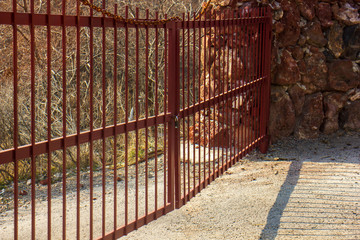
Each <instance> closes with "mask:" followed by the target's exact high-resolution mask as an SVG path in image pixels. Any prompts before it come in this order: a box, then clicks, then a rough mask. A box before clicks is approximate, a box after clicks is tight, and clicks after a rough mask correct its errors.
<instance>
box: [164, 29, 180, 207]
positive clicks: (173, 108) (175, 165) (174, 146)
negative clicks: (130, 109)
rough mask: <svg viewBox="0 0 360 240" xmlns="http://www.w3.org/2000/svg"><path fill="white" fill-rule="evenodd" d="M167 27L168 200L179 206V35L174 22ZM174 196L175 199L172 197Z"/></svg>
mask: <svg viewBox="0 0 360 240" xmlns="http://www.w3.org/2000/svg"><path fill="white" fill-rule="evenodd" d="M167 28H168V29H169V31H168V34H169V55H168V57H169V59H168V63H169V65H168V69H169V78H168V83H169V106H168V111H169V113H170V114H171V116H172V119H171V121H170V123H169V148H168V152H169V155H168V156H169V168H168V169H169V171H168V174H169V182H168V184H169V185H168V186H169V192H168V194H169V202H170V203H171V204H173V203H176V208H179V207H180V198H181V189H180V188H181V186H180V184H181V179H180V178H181V176H180V159H179V153H180V152H179V149H180V138H179V135H180V132H179V128H178V126H179V125H178V124H179V123H178V115H179V100H180V92H179V89H180V86H179V67H178V65H179V35H178V31H177V25H176V22H170V23H168V25H167ZM174 196H175V199H174Z"/></svg>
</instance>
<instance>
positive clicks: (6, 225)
mask: <svg viewBox="0 0 360 240" xmlns="http://www.w3.org/2000/svg"><path fill="white" fill-rule="evenodd" d="M8 2H9V3H8ZM10 2H11V3H10ZM25 2H26V4H28V2H29V3H30V4H29V6H27V5H26V4H25V3H24V4H25V5H22V4H18V3H17V1H16V0H12V1H10V0H8V1H5V3H0V5H1V7H2V9H1V11H0V33H1V34H0V58H1V59H2V61H3V64H2V66H0V85H1V88H0V99H1V100H2V101H3V102H2V104H1V106H0V124H1V125H0V129H1V130H0V197H1V199H6V202H5V201H4V204H2V206H0V214H4V216H7V217H6V218H4V221H1V223H0V235H1V236H0V238H3V237H4V236H5V238H6V239H23V238H31V239H45V238H47V239H69V238H76V239H89V238H90V239H116V238H119V237H121V236H124V235H126V234H128V233H129V232H131V231H133V230H136V229H138V228H139V227H141V226H143V225H145V224H147V223H149V222H150V221H153V220H156V219H157V218H159V217H161V216H163V215H165V214H167V213H168V212H170V211H172V210H174V209H175V208H179V207H181V206H182V205H184V204H186V203H187V202H188V201H189V200H190V199H191V198H192V197H194V196H196V194H197V193H199V192H200V191H201V190H202V189H204V188H205V187H206V186H207V185H209V184H210V183H211V182H212V181H214V180H215V179H216V178H217V177H219V176H220V175H222V174H223V173H224V172H225V171H226V170H227V169H228V168H229V167H231V166H232V165H233V164H235V163H236V162H238V161H239V160H240V159H241V158H242V157H243V156H245V155H246V154H248V153H249V152H251V151H252V150H253V149H255V148H260V150H261V151H266V150H267V146H268V135H267V134H268V130H267V125H268V118H269V98H270V53H271V52H270V51H271V12H270V8H269V7H259V8H243V9H238V10H236V11H228V10H224V11H211V12H212V15H209V14H207V12H206V9H203V11H202V13H201V14H200V15H199V16H198V17H197V16H196V14H195V13H192V14H190V13H187V14H183V15H182V18H179V19H178V20H176V21H168V20H169V19H172V18H168V16H167V15H166V14H165V15H164V18H163V19H165V21H167V22H166V23H164V24H157V25H148V26H145V25H142V24H131V23H126V21H116V20H115V19H114V18H110V17H105V16H102V15H101V14H99V13H96V12H95V11H93V10H90V11H89V8H88V7H87V6H82V5H80V1H65V0H56V1H50V0H46V1H42V2H41V3H39V4H38V5H36V4H37V3H35V1H34V0H30V1H25ZM92 2H93V1H91V3H92ZM100 2H101V3H102V5H101V8H103V9H107V7H109V8H110V11H111V12H113V14H114V15H117V14H119V9H118V6H117V5H114V6H106V3H105V2H106V1H100ZM41 4H42V5H41ZM56 6H58V8H60V9H56ZM59 6H60V7H59ZM70 6H72V7H70ZM99 6H100V5H99ZM209 6H210V5H209V4H207V7H209ZM207 7H206V8H207ZM210 7H211V6H210ZM20 8H21V10H20ZM84 10H85V11H84ZM121 11H122V14H123V15H124V20H127V21H128V20H129V19H130V13H131V14H134V18H133V19H132V22H137V21H138V22H140V21H141V22H144V21H151V22H159V20H160V14H159V13H158V12H156V13H154V14H152V13H151V12H150V11H149V10H146V11H145V12H144V13H142V12H140V10H139V8H136V9H135V10H134V11H132V12H130V9H129V7H124V8H122V9H121ZM70 12H71V14H70ZM84 12H85V13H84ZM203 13H205V14H203ZM140 15H141V16H140ZM166 19H168V20H166Z"/></svg>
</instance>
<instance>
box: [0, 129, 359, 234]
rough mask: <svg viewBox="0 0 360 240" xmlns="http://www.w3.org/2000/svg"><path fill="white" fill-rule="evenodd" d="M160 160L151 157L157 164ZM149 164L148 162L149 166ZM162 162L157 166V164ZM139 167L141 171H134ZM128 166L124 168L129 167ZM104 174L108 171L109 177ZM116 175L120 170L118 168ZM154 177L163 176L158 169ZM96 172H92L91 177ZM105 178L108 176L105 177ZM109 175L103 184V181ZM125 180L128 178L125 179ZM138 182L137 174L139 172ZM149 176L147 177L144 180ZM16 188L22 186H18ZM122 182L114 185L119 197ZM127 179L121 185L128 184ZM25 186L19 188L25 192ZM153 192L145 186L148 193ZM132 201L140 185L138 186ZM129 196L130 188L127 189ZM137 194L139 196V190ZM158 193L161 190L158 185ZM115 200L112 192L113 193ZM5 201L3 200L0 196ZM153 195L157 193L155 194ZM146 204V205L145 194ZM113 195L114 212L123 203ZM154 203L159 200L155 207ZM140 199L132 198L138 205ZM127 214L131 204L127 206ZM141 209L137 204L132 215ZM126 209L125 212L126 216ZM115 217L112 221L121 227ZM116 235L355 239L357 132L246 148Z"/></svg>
mask: <svg viewBox="0 0 360 240" xmlns="http://www.w3.org/2000/svg"><path fill="white" fill-rule="evenodd" d="M160 163H161V161H159V164H160ZM152 167H153V166H152V165H150V168H152ZM161 167H162V165H161V164H160V165H159V168H161ZM140 169H141V168H140ZM130 170H131V169H130ZM110 173H111V172H110V171H109V174H110ZM94 174H95V177H94V179H95V180H94V198H93V202H94V213H96V214H94V235H96V236H99V235H101V219H102V214H101V209H102V208H101V207H102V205H101V201H100V199H101V197H102V196H101V193H102V191H103V189H102V187H101V174H100V172H99V173H97V172H96V173H94ZM119 174H120V175H121V174H122V173H121V172H119ZM158 174H159V176H158V178H159V182H160V180H161V179H162V178H163V175H161V172H159V173H158ZM87 175H88V174H86V173H84V174H83V176H82V177H81V178H84V179H82V182H83V183H84V186H83V187H82V188H83V189H82V190H81V206H80V207H81V224H82V228H81V229H82V230H81V231H82V232H81V236H82V237H81V239H88V238H89V236H88V232H89V230H88V223H89V215H88V212H89V206H88V205H89V204H88V203H89V200H88V196H89V192H88V190H89V188H88V186H87V185H86V182H88V177H87ZM97 175H99V176H97ZM110 175H111V174H110ZM111 179H112V178H111V176H109V181H110V180H111ZM131 179H132V180H131ZM140 179H143V180H144V179H145V178H144V177H142V178H140ZM153 181H154V177H152V176H149V184H151V183H152V182H153ZM75 182H76V181H75V177H71V176H69V178H68V186H67V188H68V194H67V230H68V232H67V239H75V236H76V235H75V232H73V230H75V228H74V226H75V223H76V221H75V220H76V218H75V216H76V191H75V190H74V189H76V185H75ZM23 185H24V186H23ZM123 185H124V181H119V182H118V187H119V190H118V194H119V196H123V194H124V193H123V190H121V189H124V186H123ZM133 185H134V178H130V180H129V187H130V188H131V187H134V186H133ZM29 187H30V186H28V185H27V184H26V183H22V185H21V186H20V188H21V189H23V190H26V191H28V192H29V193H30V190H29V189H28V188H29ZM37 187H38V189H37V201H36V209H37V210H36V211H37V214H36V224H37V227H36V236H37V237H36V239H45V238H46V236H47V200H46V197H47V195H46V190H47V188H46V186H43V187H42V186H40V185H37ZM52 189H53V200H52V209H53V211H52V212H53V213H52V218H53V220H52V222H53V228H52V238H53V239H61V238H62V228H61V227H59V226H60V225H61V221H62V214H61V213H62V206H63V205H62V195H61V189H62V187H61V182H58V183H56V184H54V185H53V186H52ZM105 190H106V196H107V198H106V201H107V206H110V207H107V210H109V212H106V221H107V222H106V225H107V226H108V227H109V229H107V230H106V232H109V231H110V230H111V227H112V224H111V221H112V219H113V215H112V207H111V206H113V204H114V203H113V200H112V198H111V194H112V191H113V190H112V189H111V184H108V186H107V188H106V189H105ZM153 190H154V189H149V191H153ZM12 191H13V190H12V189H11V188H9V189H7V190H6V191H5V192H3V193H0V197H1V199H2V205H1V206H0V210H1V211H0V239H1V240H2V239H13V212H12V210H11V206H12V205H13V203H11V199H10V198H9V197H7V196H11V195H12ZM139 192H140V199H141V196H142V195H143V194H144V192H145V190H144V189H142V188H140V189H139ZM130 194H133V192H130ZM141 194H142V195H141ZM158 194H159V196H161V195H162V194H164V193H163V192H161V191H160V189H159V193H158ZM29 195H30V194H28V195H26V196H22V198H21V201H20V202H19V204H20V206H21V207H20V210H19V212H20V213H19V214H20V216H19V217H20V219H19V222H20V223H21V224H20V229H19V239H30V236H31V235H30V228H31V220H30V219H31V218H30V213H31V211H30V210H31V207H30V196H29ZM119 198H120V197H119ZM4 199H6V200H7V202H5V201H4ZM159 199H161V197H159ZM149 202H154V199H152V198H150V199H149ZM123 204H124V203H123V202H121V201H120V200H119V203H118V206H119V209H120V208H121V206H123ZM160 204H161V203H159V206H160ZM142 205H143V203H140V206H142ZM129 211H130V213H131V215H133V213H134V209H129ZM141 211H144V209H140V212H141ZM130 213H129V214H130ZM123 218H124V217H123V216H122V215H121V214H119V216H118V224H119V225H121V224H123V223H122V222H121V221H123ZM121 239H129V240H130V239H139V240H144V239H149V240H161V239H164V240H165V239H166V240H168V239H171V240H172V239H176V240H182V239H184V240H185V239H188V240H196V239H199V240H200V239H201V240H202V239H244V240H248V239H249V240H251V239H257V240H260V239H284V240H288V239H309V240H310V239H311V240H312V239H349V240H350V239H353V240H354V239H357V240H359V239H360V132H357V133H345V132H338V133H336V134H333V135H321V136H320V137H319V138H318V139H315V140H297V139H294V138H287V139H284V140H282V141H280V142H277V143H276V144H273V145H272V146H271V147H270V149H269V151H268V153H267V154H261V153H259V152H257V151H254V152H253V153H251V154H250V155H248V156H247V157H245V158H244V159H242V160H241V161H240V162H239V163H238V164H236V165H235V166H234V167H232V168H231V169H229V170H228V171H227V172H226V173H225V174H224V175H223V176H221V177H220V178H218V179H216V180H215V181H214V182H212V183H211V184H210V185H209V186H208V187H207V188H205V189H203V190H202V191H201V192H200V193H199V194H198V195H197V196H196V197H194V198H193V199H191V201H190V202H188V203H187V204H186V205H185V206H183V207H182V208H180V209H177V210H175V211H172V212H170V213H169V214H168V215H166V216H163V217H161V218H159V219H158V220H156V221H153V222H151V223H149V224H148V225H146V226H143V227H141V228H140V229H139V230H137V231H134V232H131V233H130V234H129V235H127V236H125V237H123V238H121Z"/></svg>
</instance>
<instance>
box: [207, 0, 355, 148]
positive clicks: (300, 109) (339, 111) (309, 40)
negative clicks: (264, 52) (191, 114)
mask: <svg viewBox="0 0 360 240" xmlns="http://www.w3.org/2000/svg"><path fill="white" fill-rule="evenodd" d="M211 4H212V8H210V9H209V10H208V13H209V16H210V15H211V11H214V10H211V9H226V8H232V9H237V8H243V7H245V6H246V7H248V6H250V5H251V6H258V5H270V7H271V8H272V14H273V43H272V67H271V71H272V72H271V78H272V89H273V94H272V97H271V109H270V124H269V134H270V135H271V140H272V141H273V142H274V141H276V140H278V139H281V138H283V137H286V136H289V135H292V134H294V135H295V136H296V137H298V138H315V137H317V136H318V134H319V133H320V132H321V131H323V132H324V133H326V134H330V133H333V132H335V131H337V130H339V128H344V129H346V130H352V131H354V130H355V131H360V121H359V119H360V110H359V109H360V105H359V99H360V0H341V1H335V0H276V1H275V0H262V1H260V0H257V1H256V0H212V1H211ZM218 46H219V47H220V48H221V47H223V51H225V52H226V51H229V50H227V49H226V48H227V47H226V46H222V45H221V44H219V45H218ZM245 68H246V66H245ZM213 85H214V84H213ZM215 89H216V87H215V86H214V89H212V91H215ZM209 141H210V140H209Z"/></svg>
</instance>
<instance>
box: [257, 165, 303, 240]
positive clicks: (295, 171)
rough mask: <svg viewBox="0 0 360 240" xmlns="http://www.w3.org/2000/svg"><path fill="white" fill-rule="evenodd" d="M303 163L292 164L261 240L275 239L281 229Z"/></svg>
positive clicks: (271, 210)
mask: <svg viewBox="0 0 360 240" xmlns="http://www.w3.org/2000/svg"><path fill="white" fill-rule="evenodd" d="M302 164H303V162H302V161H293V162H291V165H290V168H289V171H288V175H287V176H286V180H285V182H284V183H283V185H282V186H281V189H280V192H279V194H278V196H277V198H276V201H275V203H274V205H273V206H272V208H271V209H270V212H269V214H268V217H267V222H266V225H265V227H264V229H263V230H262V232H261V235H260V239H261V240H265V239H275V237H276V236H277V234H278V229H279V228H280V219H281V216H282V215H283V212H284V210H285V208H286V205H287V203H288V202H289V199H290V196H291V193H292V192H293V191H294V189H295V186H296V184H297V182H298V180H299V176H300V170H301V167H302Z"/></svg>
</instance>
